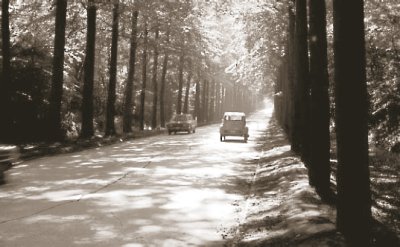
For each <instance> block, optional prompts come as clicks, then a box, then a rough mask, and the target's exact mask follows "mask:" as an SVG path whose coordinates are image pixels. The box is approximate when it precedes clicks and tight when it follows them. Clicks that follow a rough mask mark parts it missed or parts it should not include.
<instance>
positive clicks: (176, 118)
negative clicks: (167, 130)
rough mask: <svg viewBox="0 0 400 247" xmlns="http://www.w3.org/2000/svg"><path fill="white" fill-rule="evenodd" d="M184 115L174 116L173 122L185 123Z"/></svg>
mask: <svg viewBox="0 0 400 247" xmlns="http://www.w3.org/2000/svg"><path fill="white" fill-rule="evenodd" d="M186 120H187V118H186V115H176V116H175V121H186Z"/></svg>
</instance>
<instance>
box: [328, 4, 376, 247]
mask: <svg viewBox="0 0 400 247" xmlns="http://www.w3.org/2000/svg"><path fill="white" fill-rule="evenodd" d="M363 5H364V4H363V1H362V0H354V1H346V0H334V1H333V20H334V54H335V57H334V61H335V103H336V136H337V156H338V169H337V189H338V202H337V227H338V229H339V230H340V231H341V232H342V233H343V234H344V236H345V238H346V240H347V242H348V244H349V246H369V245H370V244H371V237H370V232H371V191H370V177H369V168H368V125H367V122H368V121H367V120H368V98H367V86H366V72H365V63H366V62H365V43H364V41H365V40H364V39H365V36H364V35H365V34H364V6H363Z"/></svg>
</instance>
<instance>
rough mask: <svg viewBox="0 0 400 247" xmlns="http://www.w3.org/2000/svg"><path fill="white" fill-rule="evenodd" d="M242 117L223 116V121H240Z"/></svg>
mask: <svg viewBox="0 0 400 247" xmlns="http://www.w3.org/2000/svg"><path fill="white" fill-rule="evenodd" d="M243 118H244V117H243V116H240V115H227V116H225V120H230V121H242V120H243Z"/></svg>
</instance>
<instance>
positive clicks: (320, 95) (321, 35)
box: [309, 0, 331, 198]
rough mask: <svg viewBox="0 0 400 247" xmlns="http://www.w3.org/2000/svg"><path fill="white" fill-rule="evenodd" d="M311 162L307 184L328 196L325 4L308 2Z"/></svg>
mask: <svg viewBox="0 0 400 247" xmlns="http://www.w3.org/2000/svg"><path fill="white" fill-rule="evenodd" d="M309 10H310V39H309V40H310V81H311V128H312V130H313V134H312V135H311V159H310V164H309V165H310V167H309V179H310V184H315V186H316V189H317V191H318V192H319V194H320V196H321V197H322V198H326V197H327V196H328V195H329V192H330V176H331V170H330V133H329V120H330V114H329V94H328V89H329V78H328V56H327V40H326V39H327V37H326V7H325V0H310V1H309Z"/></svg>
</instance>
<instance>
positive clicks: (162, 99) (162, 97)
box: [160, 26, 170, 128]
mask: <svg viewBox="0 0 400 247" xmlns="http://www.w3.org/2000/svg"><path fill="white" fill-rule="evenodd" d="M169 28H170V27H169V26H168V30H167V34H166V39H167V40H166V45H167V46H168V45H169V35H170V30H169ZM164 50H165V51H164V60H163V67H162V72H161V89H160V122H161V127H163V128H164V127H165V86H166V85H165V84H166V76H167V70H168V51H167V48H165V49H164Z"/></svg>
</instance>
